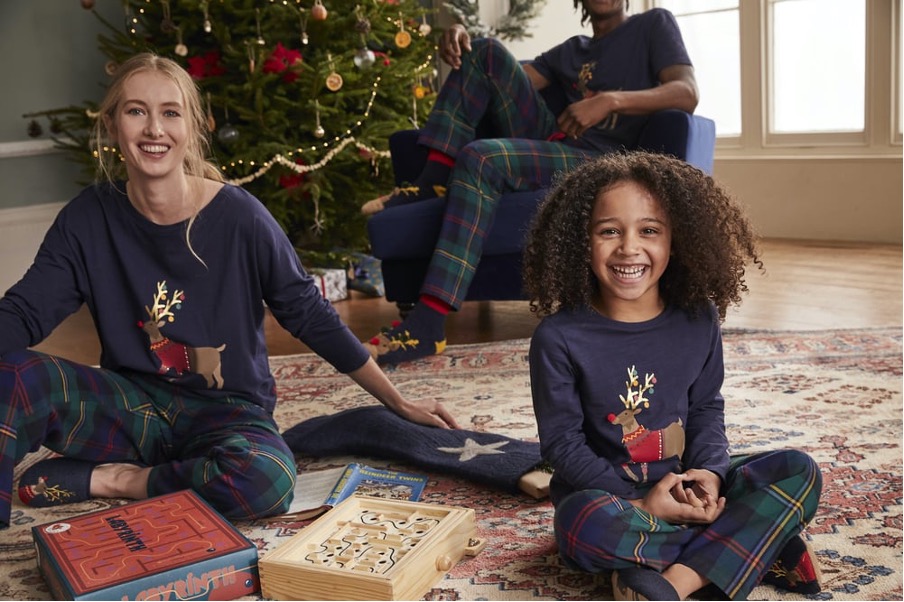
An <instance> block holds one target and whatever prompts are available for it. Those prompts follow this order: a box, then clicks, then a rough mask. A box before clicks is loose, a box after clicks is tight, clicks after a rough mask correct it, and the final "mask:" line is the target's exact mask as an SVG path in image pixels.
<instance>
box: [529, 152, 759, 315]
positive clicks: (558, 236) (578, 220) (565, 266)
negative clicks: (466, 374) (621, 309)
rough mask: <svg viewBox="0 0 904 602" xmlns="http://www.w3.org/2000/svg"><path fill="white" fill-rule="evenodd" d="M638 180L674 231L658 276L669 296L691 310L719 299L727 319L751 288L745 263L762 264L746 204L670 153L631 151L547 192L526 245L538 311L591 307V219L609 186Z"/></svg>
mask: <svg viewBox="0 0 904 602" xmlns="http://www.w3.org/2000/svg"><path fill="white" fill-rule="evenodd" d="M627 181H630V182H635V183H637V184H639V185H640V186H642V187H644V188H645V189H646V190H647V191H649V192H650V194H651V195H652V196H653V198H655V199H657V200H658V201H659V202H660V203H661V204H662V207H663V210H664V211H665V213H666V215H667V216H668V219H669V224H670V226H671V230H672V249H671V250H672V256H671V258H670V259H669V264H668V267H667V268H666V270H665V272H664V273H663V275H662V278H661V279H660V281H659V291H660V294H661V295H662V297H663V299H664V301H665V302H666V303H667V304H669V305H672V306H675V307H679V308H681V309H684V310H685V311H688V312H690V313H697V312H699V311H701V310H702V309H703V308H704V307H705V306H706V305H707V304H708V303H710V302H711V303H713V304H714V305H715V306H716V308H717V309H718V312H719V317H720V319H722V320H724V319H725V314H726V310H727V309H728V306H729V305H730V304H735V305H737V304H739V303H740V302H741V295H742V293H746V292H747V285H746V283H745V281H744V271H745V265H746V264H747V263H748V262H752V263H754V264H755V265H756V266H757V267H758V268H759V269H760V270H762V269H763V263H762V261H761V260H760V257H759V255H758V252H757V248H756V242H757V238H756V235H755V233H754V232H753V229H752V227H751V225H750V223H749V221H748V220H747V217H746V215H745V214H744V212H743V211H742V209H741V208H740V207H739V206H738V205H737V204H736V203H735V202H733V200H732V199H731V198H730V197H729V195H728V194H727V193H726V192H725V191H724V190H722V188H720V187H719V186H718V185H717V184H716V183H715V181H714V180H713V179H712V178H711V177H709V176H708V175H706V174H705V173H703V172H702V171H700V170H699V169H697V168H695V167H693V166H691V165H689V164H688V163H685V162H684V161H681V160H680V159H676V158H674V157H670V156H668V155H663V154H656V153H649V152H645V151H631V152H627V153H613V154H607V155H603V156H601V157H598V158H595V159H591V160H590V161H588V162H586V163H584V164H582V165H581V166H579V167H578V168H576V169H574V170H572V171H571V172H569V173H568V174H566V175H565V176H562V177H560V178H559V179H558V180H557V181H556V182H555V183H554V186H553V188H552V189H551V190H550V192H549V195H548V196H547V197H546V199H544V201H543V202H542V204H541V205H540V208H539V209H538V211H537V215H536V216H535V217H534V220H533V223H532V225H531V228H530V232H529V235H528V239H527V246H526V247H525V250H524V268H523V275H524V286H525V290H526V292H527V294H528V298H529V299H530V306H531V311H532V312H535V313H536V314H538V315H539V316H544V315H549V314H552V313H555V312H557V311H559V310H561V309H577V308H579V307H584V306H589V305H590V304H591V302H592V299H593V296H594V295H595V294H597V292H598V290H599V288H598V283H597V279H596V276H595V275H594V274H593V270H592V269H591V266H590V251H589V249H590V218H591V214H592V213H593V208H594V205H595V204H596V200H597V199H598V198H599V197H600V195H601V194H602V193H604V192H605V191H606V190H608V189H609V188H611V187H612V186H614V185H616V184H618V183H621V182H627Z"/></svg>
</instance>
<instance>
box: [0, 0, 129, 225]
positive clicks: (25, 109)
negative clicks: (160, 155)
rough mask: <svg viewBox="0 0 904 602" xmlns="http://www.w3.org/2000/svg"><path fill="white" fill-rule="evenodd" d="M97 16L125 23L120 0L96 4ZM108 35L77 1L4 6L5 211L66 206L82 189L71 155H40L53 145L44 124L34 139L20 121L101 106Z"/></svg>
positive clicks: (0, 115)
mask: <svg viewBox="0 0 904 602" xmlns="http://www.w3.org/2000/svg"><path fill="white" fill-rule="evenodd" d="M95 10H96V11H97V12H98V13H99V14H101V15H103V16H104V18H106V19H107V20H109V21H110V22H111V23H114V24H116V25H119V24H120V23H122V22H123V19H124V13H123V8H122V2H120V1H119V0H96V9H95ZM103 30H104V27H103V25H102V24H101V23H100V21H98V20H97V18H95V16H94V15H93V14H92V13H91V12H90V11H87V10H85V9H83V8H82V6H81V2H79V1H78V0H27V1H11V0H3V1H2V2H0V56H2V57H3V60H2V61H0V81H2V82H5V83H4V85H3V90H2V92H0V182H2V183H3V194H2V195H0V209H6V208H10V207H24V206H29V205H40V204H43V203H57V202H62V201H66V200H68V199H70V198H71V197H72V196H74V195H75V193H76V192H78V190H79V189H80V188H81V186H80V185H79V184H78V181H79V180H81V179H83V178H84V176H83V175H82V174H81V170H80V167H79V166H78V165H77V164H75V163H73V162H72V161H71V160H69V159H68V158H67V155H65V154H62V153H60V152H56V151H49V152H42V151H40V150H36V145H35V142H36V141H38V140H49V135H48V132H47V124H46V121H44V122H43V123H42V126H43V127H44V134H43V135H42V136H40V137H39V138H31V137H29V135H28V131H27V130H28V122H29V120H28V119H25V118H23V117H22V115H23V114H25V113H30V112H34V111H41V110H47V109H56V108H61V107H65V106H69V105H73V104H81V103H82V102H84V101H86V100H94V101H97V100H100V97H101V96H102V95H103V90H104V82H105V80H106V74H105V73H104V64H105V63H106V58H105V57H104V56H103V54H102V53H101V52H100V50H98V48H97V34H98V33H100V32H101V31H103Z"/></svg>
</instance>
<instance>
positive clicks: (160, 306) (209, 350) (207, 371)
mask: <svg viewBox="0 0 904 602" xmlns="http://www.w3.org/2000/svg"><path fill="white" fill-rule="evenodd" d="M183 301H185V292H184V291H180V290H178V289H177V290H176V291H175V292H174V293H173V295H172V297H170V296H169V291H168V290H167V288H166V281H165V280H164V281H163V282H158V283H157V294H156V295H154V304H153V305H152V306H151V307H148V306H147V305H145V306H144V309H145V311H146V312H147V314H148V317H149V318H150V320H149V321H147V322H141V321H139V322H138V327H139V328H141V329H142V330H144V331H145V332H146V333H147V335H148V338H149V339H150V348H151V351H152V352H153V353H154V355H155V356H156V357H157V359H158V360H160V368H158V369H157V373H158V374H170V373H175V375H176V376H182V375H183V374H185V373H186V372H189V373H194V374H200V375H201V376H203V377H204V380H205V381H206V382H207V386H208V387H213V386H214V385H216V388H217V389H222V388H223V375H222V374H221V364H220V352H221V351H223V350H224V349H226V344H225V343H224V344H222V345H220V346H219V347H189V346H187V345H183V344H182V343H177V342H176V341H173V340H171V339H169V338H168V337H165V336H164V335H163V334H162V333H161V332H160V329H161V328H163V326H164V325H165V324H166V323H167V322H173V321H175V319H176V315H175V314H174V313H173V312H174V311H175V310H177V309H180V308H181V307H182V302H183Z"/></svg>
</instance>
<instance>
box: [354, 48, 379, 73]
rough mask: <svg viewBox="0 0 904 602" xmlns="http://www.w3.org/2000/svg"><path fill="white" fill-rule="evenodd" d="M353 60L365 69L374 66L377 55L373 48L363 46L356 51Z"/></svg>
mask: <svg viewBox="0 0 904 602" xmlns="http://www.w3.org/2000/svg"><path fill="white" fill-rule="evenodd" d="M352 60H353V61H354V62H355V67H357V68H358V69H361V70H362V71H364V70H366V69H370V68H371V67H373V66H374V63H375V62H376V60H377V57H376V55H375V54H374V53H373V51H372V50H370V49H368V48H361V49H360V50H358V52H356V53H355V58H354V59H352Z"/></svg>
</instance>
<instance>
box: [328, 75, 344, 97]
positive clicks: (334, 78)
mask: <svg viewBox="0 0 904 602" xmlns="http://www.w3.org/2000/svg"><path fill="white" fill-rule="evenodd" d="M342 84H343V81H342V76H341V75H339V74H338V73H336V72H335V71H333V72H332V73H330V74H329V75H327V76H326V87H327V89H328V90H329V91H330V92H338V91H339V90H340V89H341V88H342Z"/></svg>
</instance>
